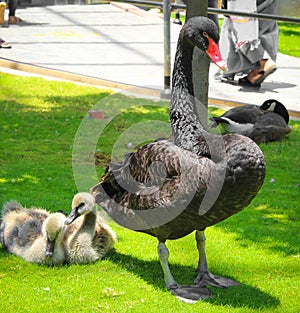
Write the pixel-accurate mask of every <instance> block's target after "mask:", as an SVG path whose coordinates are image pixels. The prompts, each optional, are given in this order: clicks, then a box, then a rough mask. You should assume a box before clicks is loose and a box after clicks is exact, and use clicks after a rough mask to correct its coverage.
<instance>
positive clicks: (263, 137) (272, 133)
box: [249, 111, 292, 143]
mask: <svg viewBox="0 0 300 313" xmlns="http://www.w3.org/2000/svg"><path fill="white" fill-rule="evenodd" d="M291 130H292V128H291V127H289V126H288V125H287V124H286V122H285V120H284V118H283V117H282V116H281V115H279V114H277V113H273V112H269V111H266V113H265V114H264V115H263V116H262V117H261V118H259V119H258V120H257V122H256V123H255V124H254V128H253V131H252V132H251V134H250V135H249V137H250V138H252V139H253V140H254V141H255V142H257V143H260V142H269V141H277V140H280V139H281V138H282V137H283V136H285V135H287V134H288V133H290V132H291Z"/></svg>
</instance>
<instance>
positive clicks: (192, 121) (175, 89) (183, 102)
mask: <svg viewBox="0 0 300 313" xmlns="http://www.w3.org/2000/svg"><path fill="white" fill-rule="evenodd" d="M193 50H194V47H193V46H192V45H191V44H189V43H188V42H187V41H185V40H184V38H183V34H180V37H179V41H178V45H177V51H176V56H175V62H174V69H173V78H172V93H171V110H170V120H171V128H172V132H173V136H174V140H175V144H176V145H177V146H179V147H181V148H183V149H186V150H189V151H193V150H194V146H195V143H196V142H197V138H199V136H200V135H201V134H202V133H203V132H205V130H204V128H203V126H202V125H201V123H200V121H199V119H198V117H197V115H196V114H195V111H194V108H195V99H194V90H193V75H192V56H193Z"/></svg>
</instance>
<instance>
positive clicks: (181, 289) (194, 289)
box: [167, 284, 211, 303]
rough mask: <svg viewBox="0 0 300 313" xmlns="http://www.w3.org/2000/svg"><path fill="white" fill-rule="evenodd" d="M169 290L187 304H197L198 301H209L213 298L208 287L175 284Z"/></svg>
mask: <svg viewBox="0 0 300 313" xmlns="http://www.w3.org/2000/svg"><path fill="white" fill-rule="evenodd" d="M167 288H168V290H169V291H170V292H171V293H172V294H173V295H174V296H176V297H177V298H178V299H179V300H180V301H182V302H185V303H195V302H197V301H198V300H202V299H209V298H210V297H211V291H210V290H209V289H208V288H206V287H199V286H196V285H192V286H190V285H178V284H175V285H171V286H168V287H167Z"/></svg>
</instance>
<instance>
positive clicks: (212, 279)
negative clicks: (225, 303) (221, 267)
mask: <svg viewBox="0 0 300 313" xmlns="http://www.w3.org/2000/svg"><path fill="white" fill-rule="evenodd" d="M194 282H195V284H196V285H197V286H198V287H199V288H203V287H206V286H212V287H218V288H227V287H232V286H240V284H239V283H238V282H236V281H234V280H232V279H230V278H225V277H222V276H217V275H214V274H212V273H210V272H208V271H205V272H203V271H201V272H199V274H198V276H197V277H196V279H195V281H194Z"/></svg>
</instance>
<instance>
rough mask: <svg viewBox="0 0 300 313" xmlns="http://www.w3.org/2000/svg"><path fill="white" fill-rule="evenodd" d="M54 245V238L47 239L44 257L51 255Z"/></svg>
mask: <svg viewBox="0 0 300 313" xmlns="http://www.w3.org/2000/svg"><path fill="white" fill-rule="evenodd" d="M54 246H55V240H50V239H47V243H46V251H45V256H46V258H51V257H52V256H53V253H54Z"/></svg>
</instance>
